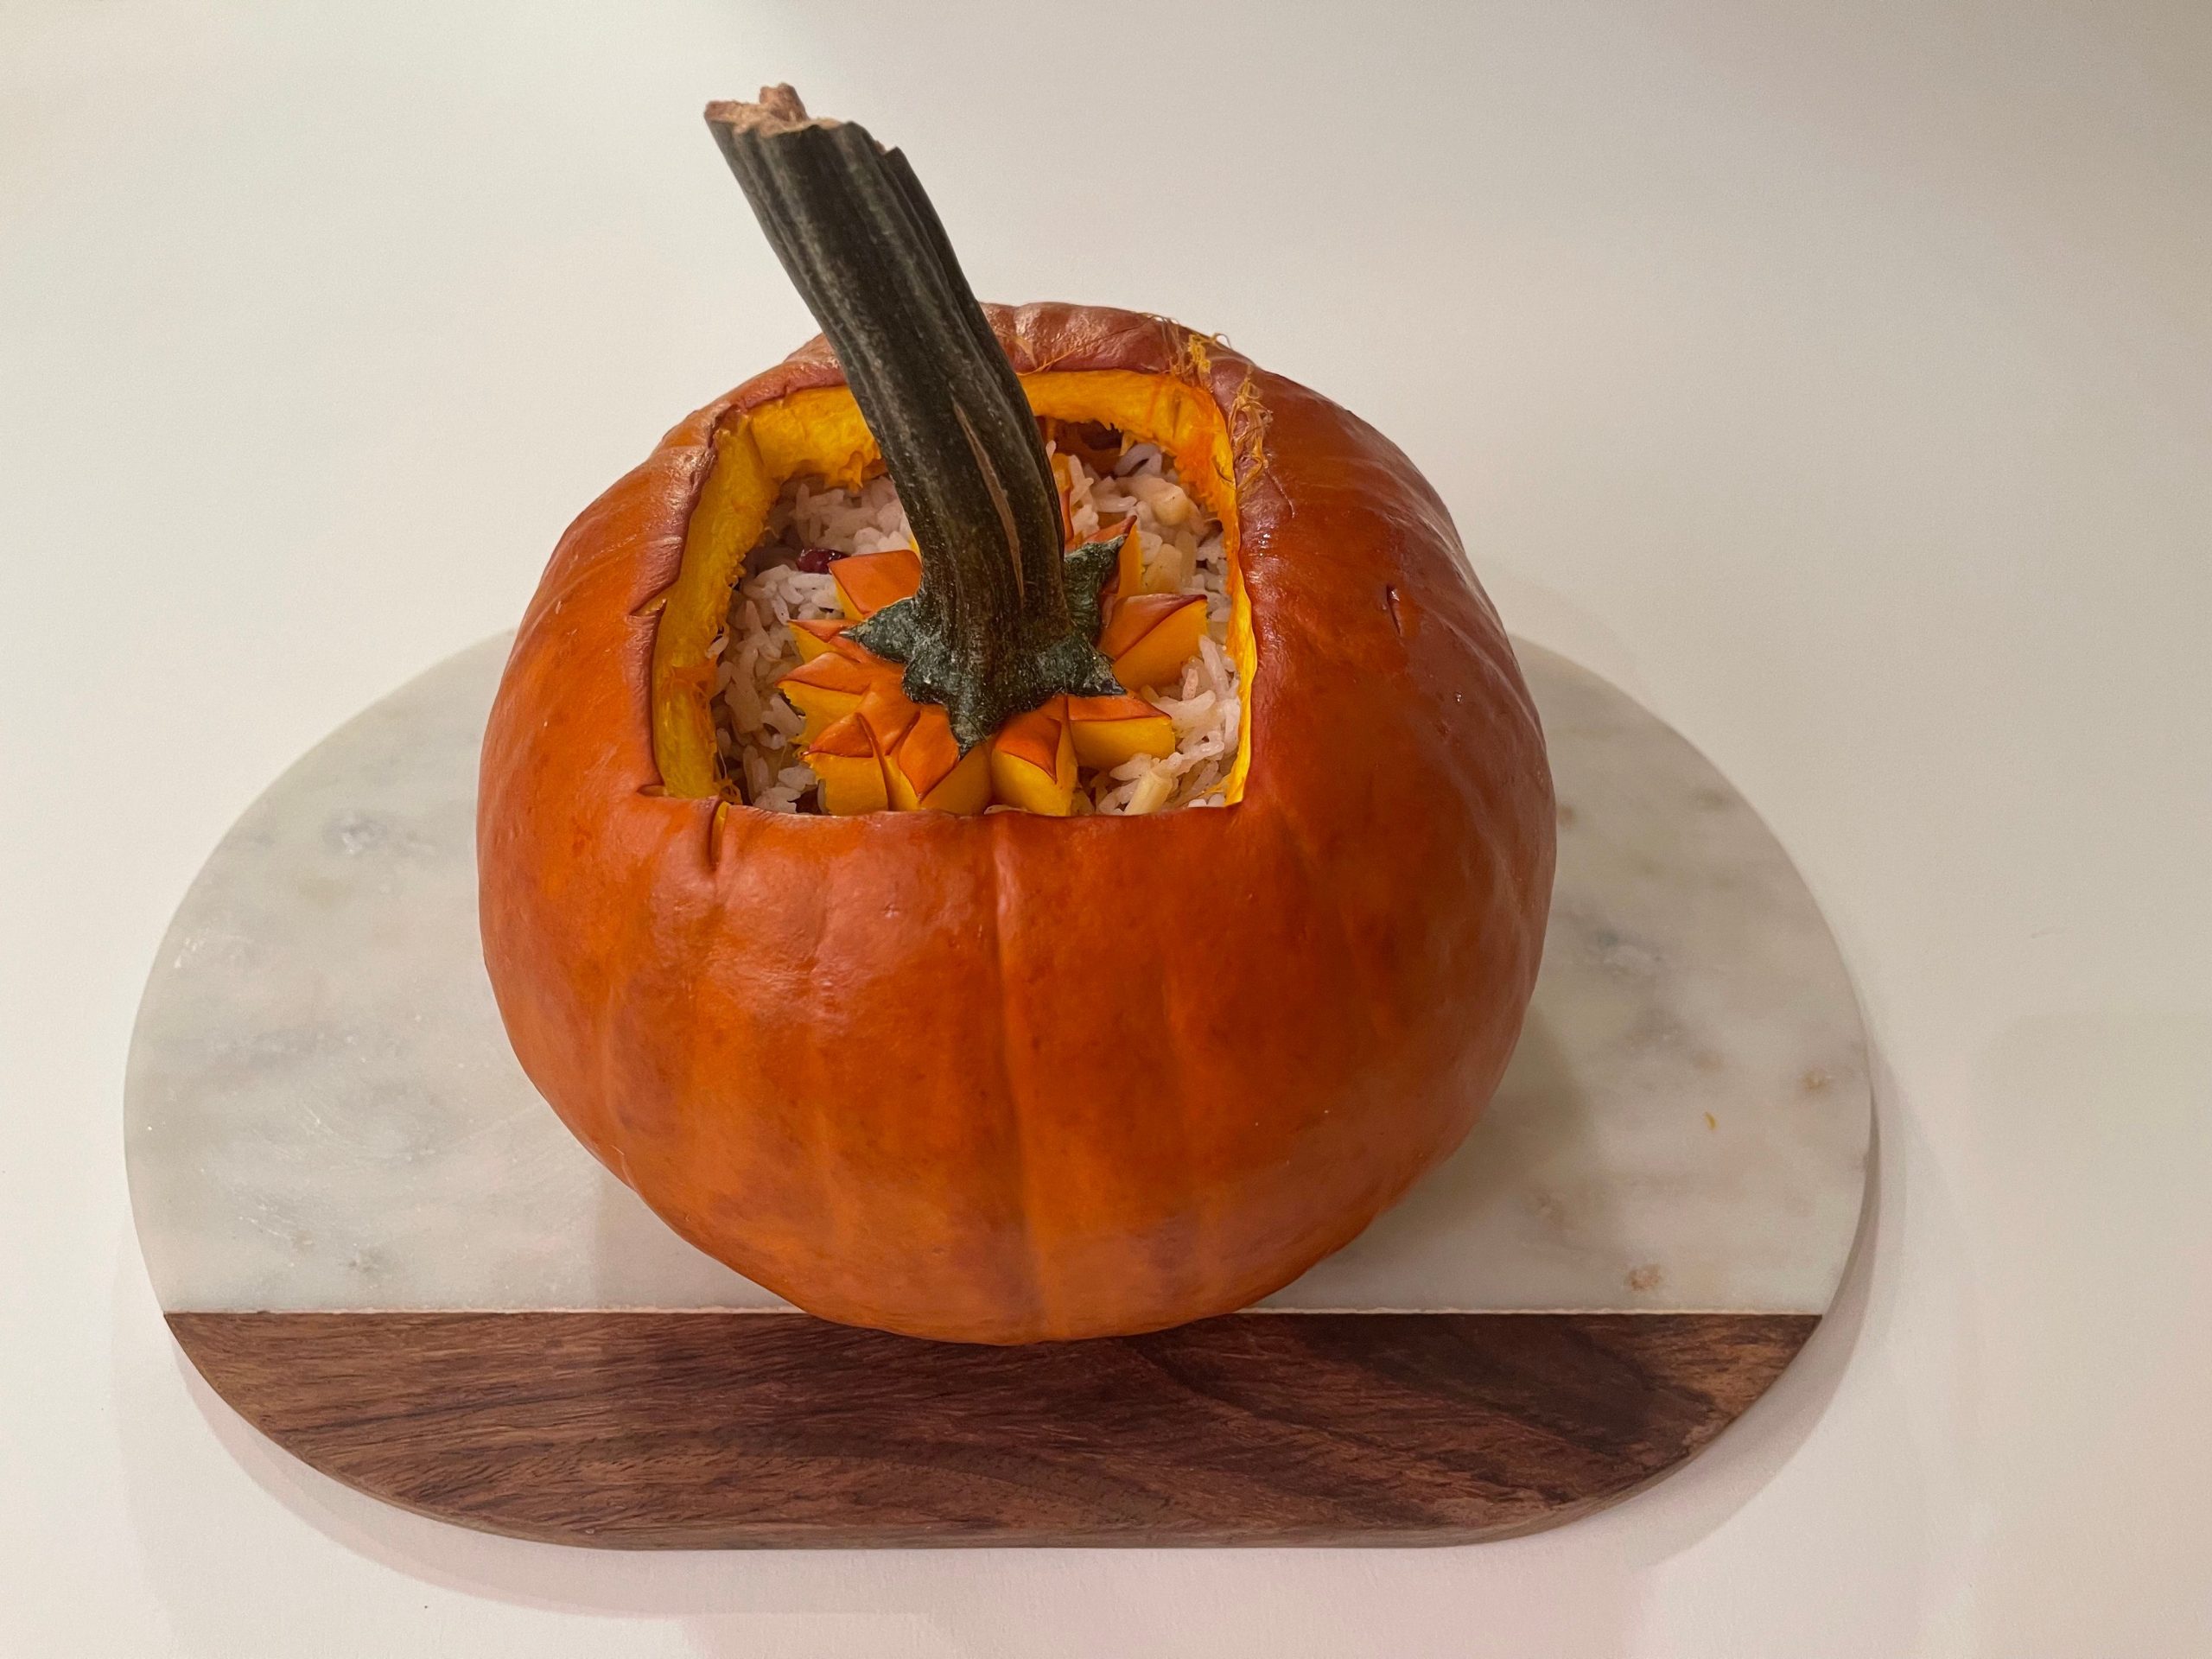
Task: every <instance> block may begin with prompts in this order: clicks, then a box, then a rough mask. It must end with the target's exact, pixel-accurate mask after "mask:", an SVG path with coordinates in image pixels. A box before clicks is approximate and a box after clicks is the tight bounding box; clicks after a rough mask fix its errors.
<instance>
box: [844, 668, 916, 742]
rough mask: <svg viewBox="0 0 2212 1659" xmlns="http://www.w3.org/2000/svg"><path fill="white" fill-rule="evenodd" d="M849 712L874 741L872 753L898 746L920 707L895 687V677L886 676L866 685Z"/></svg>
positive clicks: (897, 683) (896, 681)
mask: <svg viewBox="0 0 2212 1659" xmlns="http://www.w3.org/2000/svg"><path fill="white" fill-rule="evenodd" d="M853 712H854V713H855V714H856V715H859V716H860V719H861V723H862V724H864V725H865V726H867V728H868V735H869V736H870V737H872V738H874V740H875V751H876V753H878V754H886V755H887V754H889V753H891V751H892V750H893V749H895V748H897V747H899V740H900V739H902V738H903V737H905V736H906V733H907V730H908V728H911V727H912V725H913V723H914V720H915V717H916V716H917V715H919V714H920V713H921V712H922V707H921V705H920V704H919V703H918V702H914V701H913V700H912V698H911V697H909V696H907V695H906V693H905V692H904V691H902V690H899V682H898V680H897V679H896V678H895V677H887V678H884V679H881V680H879V681H877V682H876V683H874V685H871V686H870V687H868V690H867V692H866V694H865V695H863V696H861V706H860V707H859V708H858V709H855V710H854V711H853Z"/></svg>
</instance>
